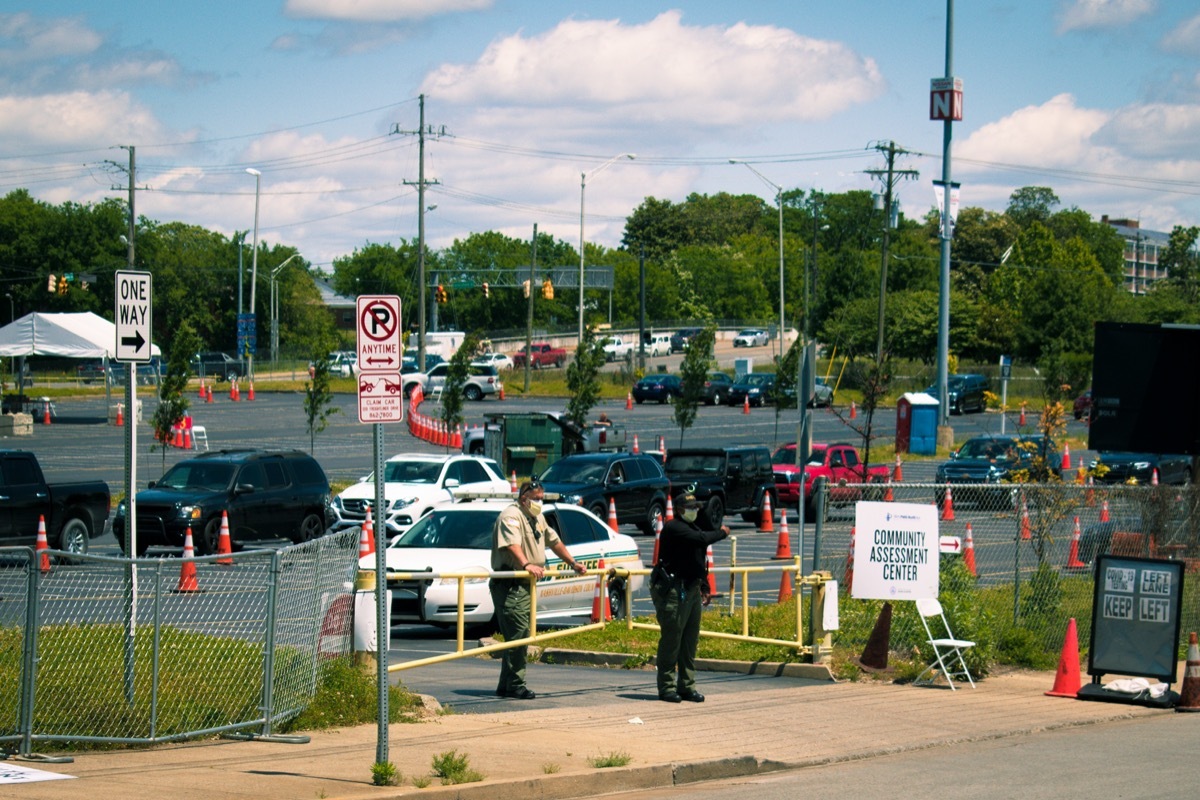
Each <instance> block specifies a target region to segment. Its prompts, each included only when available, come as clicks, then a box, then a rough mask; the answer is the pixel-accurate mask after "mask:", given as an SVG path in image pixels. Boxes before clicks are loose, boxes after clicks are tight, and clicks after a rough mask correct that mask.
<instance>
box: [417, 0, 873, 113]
mask: <svg viewBox="0 0 1200 800" xmlns="http://www.w3.org/2000/svg"><path fill="white" fill-rule="evenodd" d="M423 91H425V92H427V93H429V94H430V95H431V96H433V97H436V98H437V99H438V101H439V102H442V103H451V104H460V105H465V106H475V107H478V108H480V109H481V110H485V113H488V114H489V115H490V116H491V117H492V118H493V119H498V120H500V121H501V124H502V125H504V126H509V125H512V126H517V125H520V126H527V125H529V123H530V119H529V116H528V115H529V113H530V112H531V110H532V109H531V108H530V107H532V108H533V109H538V108H541V109H546V110H547V111H548V112H549V113H552V114H553V116H554V119H555V121H556V127H560V128H561V127H562V126H564V124H565V125H568V126H571V125H573V124H574V123H579V124H581V125H584V126H591V125H601V126H604V127H606V128H612V127H628V126H631V125H635V124H663V123H668V124H674V125H679V124H688V125H695V126H702V127H733V126H745V127H754V126H757V125H761V124H763V123H770V122H778V121H784V120H787V121H796V120H819V119H826V118H828V117H830V116H832V115H834V114H836V113H838V112H840V111H842V110H844V109H846V108H849V107H851V106H854V105H857V104H859V103H863V102H865V101H867V100H870V99H873V98H875V97H877V96H878V95H879V94H881V93H882V92H883V91H884V80H883V77H882V75H881V73H880V70H879V68H878V66H877V65H876V63H875V61H874V60H873V59H870V58H865V57H862V56H859V55H858V54H856V53H854V52H853V51H852V50H851V49H850V48H848V47H846V46H845V45H843V44H841V43H839V42H831V41H824V40H819V39H812V38H809V37H805V36H801V35H799V34H797V33H794V32H792V31H790V30H786V29H784V28H779V27H775V26H767V25H758V26H752V25H747V24H745V23H738V24H735V25H731V26H729V27H718V26H708V27H695V26H686V25H683V24H681V14H680V12H678V11H670V12H666V13H663V14H660V15H659V16H658V17H656V18H655V19H653V20H651V21H649V22H647V23H645V24H641V25H625V24H622V23H621V22H620V21H619V20H600V21H579V20H568V21H565V22H562V23H560V24H559V25H558V26H556V27H555V28H553V29H552V30H550V31H548V32H547V33H545V34H542V35H540V36H536V37H526V36H524V35H522V34H514V35H512V36H508V37H505V38H503V39H500V40H498V41H495V42H493V43H492V44H491V45H490V46H489V47H488V48H487V50H486V51H485V52H484V53H483V55H482V56H481V57H480V58H479V59H478V60H477V61H476V62H474V63H473V64H457V65H446V66H444V67H441V68H440V69H438V70H436V71H435V72H433V73H432V74H431V75H429V76H428V77H427V78H426V80H425V82H424V85H423ZM501 108H503V109H505V110H504V111H500V110H499V109H501Z"/></svg>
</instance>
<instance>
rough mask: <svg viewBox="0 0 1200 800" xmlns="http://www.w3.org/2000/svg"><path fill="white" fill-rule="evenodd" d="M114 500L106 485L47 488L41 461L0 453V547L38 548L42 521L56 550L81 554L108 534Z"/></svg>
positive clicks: (81, 483) (31, 456)
mask: <svg viewBox="0 0 1200 800" xmlns="http://www.w3.org/2000/svg"><path fill="white" fill-rule="evenodd" d="M109 504H110V496H109V493H108V484H107V483H105V482H104V481H79V482H76V483H46V478H45V476H44V475H43V474H42V467H41V465H40V464H39V463H38V460H37V456H36V455H34V454H33V453H30V452H28V451H25V450H0V546H13V545H15V546H34V545H36V544H37V534H38V519H39V518H40V517H44V518H45V520H46V539H47V542H48V544H49V545H50V547H51V548H52V549H54V550H64V551H66V552H69V553H78V554H83V553H86V552H87V549H88V542H89V541H90V540H91V539H93V538H94V537H96V536H100V535H102V534H103V533H104V524H105V522H107V520H108V510H109Z"/></svg>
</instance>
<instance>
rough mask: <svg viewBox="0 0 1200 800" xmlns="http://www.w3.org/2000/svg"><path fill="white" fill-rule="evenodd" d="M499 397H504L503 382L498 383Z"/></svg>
mask: <svg viewBox="0 0 1200 800" xmlns="http://www.w3.org/2000/svg"><path fill="white" fill-rule="evenodd" d="M500 399H501V400H503V399H504V384H503V383H502V384H500Z"/></svg>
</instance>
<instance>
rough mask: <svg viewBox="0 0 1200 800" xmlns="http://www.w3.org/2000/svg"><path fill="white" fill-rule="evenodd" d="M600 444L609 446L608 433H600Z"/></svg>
mask: <svg viewBox="0 0 1200 800" xmlns="http://www.w3.org/2000/svg"><path fill="white" fill-rule="evenodd" d="M600 444H608V431H600Z"/></svg>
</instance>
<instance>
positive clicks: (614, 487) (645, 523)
mask: <svg viewBox="0 0 1200 800" xmlns="http://www.w3.org/2000/svg"><path fill="white" fill-rule="evenodd" d="M539 480H540V481H541V483H542V486H544V487H545V488H546V491H547V492H558V493H559V494H560V495H562V496H563V499H564V501H565V502H567V503H576V504H578V505H581V506H583V507H584V508H586V509H588V510H589V511H591V512H592V513H593V514H595V515H596V516H597V517H599V518H600V519H608V503H609V500H612V501H613V503H614V505H615V506H616V509H617V523H618V524H625V523H631V524H634V525H637V526H638V527H639V528H641V529H642V532H643V533H646V534H650V535H653V533H654V523H655V522H656V521H658V520H660V519H662V518H663V514H664V513H665V510H666V507H667V492H668V490H669V489H670V488H671V485H670V483H669V482H668V481H667V476H666V475H665V474H664V473H663V469H662V466H660V464H659V462H658V459H657V458H654V457H653V456H649V455H646V454H636V453H624V452H622V453H584V454H581V455H574V456H567V457H566V458H560V459H559V460H558V461H555V462H554V463H553V464H551V465H550V466H549V467H547V468H546V471H545V472H543V473H542V476H541V478H540V479H539Z"/></svg>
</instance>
